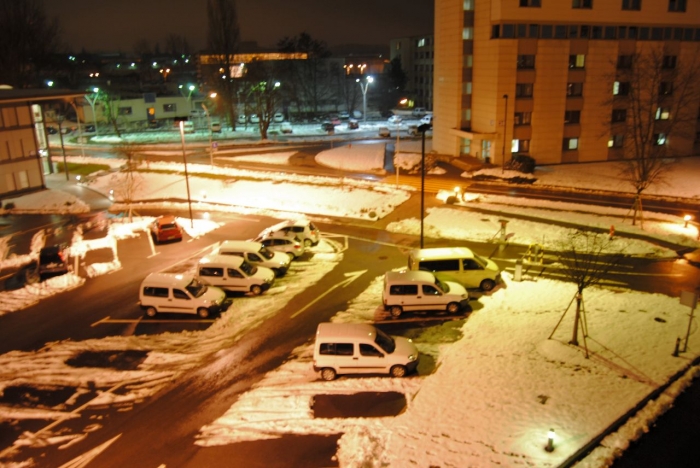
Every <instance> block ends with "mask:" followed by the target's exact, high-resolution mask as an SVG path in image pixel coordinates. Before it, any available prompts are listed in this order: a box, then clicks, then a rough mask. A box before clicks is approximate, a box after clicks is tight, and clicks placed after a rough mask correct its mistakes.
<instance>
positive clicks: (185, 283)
mask: <svg viewBox="0 0 700 468" xmlns="http://www.w3.org/2000/svg"><path fill="white" fill-rule="evenodd" d="M225 300H226V293H224V292H223V291H222V290H221V289H219V288H216V287H211V286H207V285H204V284H202V283H201V282H199V281H198V280H197V279H196V278H195V277H194V276H193V275H182V274H175V273H151V274H149V275H148V276H147V277H146V278H145V279H144V280H143V282H141V287H140V288H139V306H140V307H141V308H142V309H143V310H144V311H145V312H146V315H147V316H149V317H155V316H156V315H157V314H159V313H160V312H175V313H181V314H197V315H198V316H199V317H200V318H207V317H209V315H210V314H213V313H217V312H219V311H221V310H223V308H224V301H225Z"/></svg>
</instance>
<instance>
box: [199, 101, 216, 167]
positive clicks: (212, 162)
mask: <svg viewBox="0 0 700 468" xmlns="http://www.w3.org/2000/svg"><path fill="white" fill-rule="evenodd" d="M202 109H204V113H205V114H206V115H207V125H208V126H209V165H210V166H211V167H214V153H213V150H212V146H211V139H212V129H211V116H210V115H209V109H207V106H206V105H205V104H204V103H202Z"/></svg>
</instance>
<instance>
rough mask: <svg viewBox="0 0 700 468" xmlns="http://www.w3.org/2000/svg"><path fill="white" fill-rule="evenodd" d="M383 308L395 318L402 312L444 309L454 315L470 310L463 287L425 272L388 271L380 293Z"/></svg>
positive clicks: (467, 296) (467, 297) (467, 295)
mask: <svg viewBox="0 0 700 468" xmlns="http://www.w3.org/2000/svg"><path fill="white" fill-rule="evenodd" d="M382 301H383V302H384V309H385V310H388V311H389V313H390V314H391V316H392V317H394V318H396V317H399V316H400V315H401V313H402V312H403V311H420V310H444V311H447V312H448V313H450V314H456V313H458V312H460V311H462V310H464V309H466V308H467V307H469V294H468V293H467V290H466V289H464V286H462V285H461V284H458V283H454V282H452V281H440V280H439V279H437V278H436V277H435V275H433V274H432V273H430V272H427V271H406V270H403V271H388V272H386V273H385V274H384V288H383V290H382Z"/></svg>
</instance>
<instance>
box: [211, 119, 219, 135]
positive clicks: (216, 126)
mask: <svg viewBox="0 0 700 468" xmlns="http://www.w3.org/2000/svg"><path fill="white" fill-rule="evenodd" d="M211 131H212V132H214V133H221V122H217V121H212V123H211Z"/></svg>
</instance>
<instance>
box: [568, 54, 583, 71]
mask: <svg viewBox="0 0 700 468" xmlns="http://www.w3.org/2000/svg"><path fill="white" fill-rule="evenodd" d="M585 66H586V56H585V55H583V54H579V55H569V68H584V67H585Z"/></svg>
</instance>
